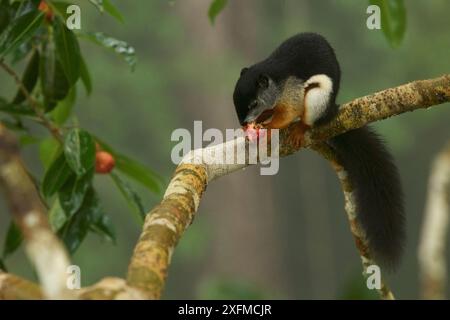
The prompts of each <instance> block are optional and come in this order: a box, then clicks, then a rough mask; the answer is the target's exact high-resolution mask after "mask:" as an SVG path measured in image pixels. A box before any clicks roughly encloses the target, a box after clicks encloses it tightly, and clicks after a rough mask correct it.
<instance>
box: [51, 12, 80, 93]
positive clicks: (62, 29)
mask: <svg viewBox="0 0 450 320" xmlns="http://www.w3.org/2000/svg"><path fill="white" fill-rule="evenodd" d="M53 27H54V29H55V44H56V52H57V55H58V58H59V61H61V65H62V68H63V70H64V73H65V75H66V77H67V80H68V81H69V84H70V86H73V85H74V84H75V82H77V80H78V78H79V77H80V64H81V62H80V61H81V59H80V57H81V53H80V46H79V44H78V39H77V37H76V36H75V34H74V33H73V31H72V30H69V29H68V28H67V27H66V25H65V24H64V22H63V21H62V20H61V19H60V18H55V19H54V23H53Z"/></svg>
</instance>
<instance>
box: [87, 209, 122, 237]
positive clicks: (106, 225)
mask: <svg viewBox="0 0 450 320" xmlns="http://www.w3.org/2000/svg"><path fill="white" fill-rule="evenodd" d="M90 229H91V230H92V231H93V232H95V233H96V234H98V235H100V236H102V237H104V238H106V240H108V241H111V242H113V243H115V242H116V232H115V231H114V227H113V225H112V223H111V219H110V218H109V216H107V215H106V214H104V213H102V214H101V215H99V216H98V217H97V219H96V220H95V221H94V223H93V224H92V225H91V226H90Z"/></svg>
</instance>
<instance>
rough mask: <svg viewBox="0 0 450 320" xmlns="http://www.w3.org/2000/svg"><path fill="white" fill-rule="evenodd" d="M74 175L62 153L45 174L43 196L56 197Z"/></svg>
mask: <svg viewBox="0 0 450 320" xmlns="http://www.w3.org/2000/svg"><path fill="white" fill-rule="evenodd" d="M71 175H73V171H72V170H71V169H70V167H69V165H68V164H67V161H66V157H65V156H64V153H61V154H60V155H59V156H58V157H57V158H56V159H55V161H53V163H52V164H51V165H50V167H49V168H48V170H47V171H46V172H45V175H44V179H43V181H42V194H43V195H44V196H45V197H46V198H48V197H51V196H52V195H54V194H55V193H56V192H57V191H58V190H59V189H61V187H62V186H63V185H64V184H65V183H66V181H67V179H69V177H70V176H71Z"/></svg>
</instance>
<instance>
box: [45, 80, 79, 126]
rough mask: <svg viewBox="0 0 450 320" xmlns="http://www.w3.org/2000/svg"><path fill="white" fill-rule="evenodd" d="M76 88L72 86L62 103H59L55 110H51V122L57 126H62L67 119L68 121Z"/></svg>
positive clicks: (75, 96) (75, 95)
mask: <svg viewBox="0 0 450 320" xmlns="http://www.w3.org/2000/svg"><path fill="white" fill-rule="evenodd" d="M76 89H77V88H76V86H73V87H72V88H71V89H70V90H69V94H68V95H67V96H66V98H65V99H64V100H62V101H60V102H59V103H58V104H57V106H56V108H55V109H53V111H52V112H51V116H52V119H53V121H54V122H55V123H56V124H57V125H63V124H64V123H65V122H66V121H67V119H69V117H70V115H71V113H72V109H73V106H74V104H75V100H76V98H77V90H76Z"/></svg>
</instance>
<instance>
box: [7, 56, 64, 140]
mask: <svg viewBox="0 0 450 320" xmlns="http://www.w3.org/2000/svg"><path fill="white" fill-rule="evenodd" d="M0 67H2V68H3V70H5V71H6V73H8V74H9V75H10V76H11V77H12V78H14V81H15V82H16V84H17V86H18V87H19V90H20V91H22V93H23V95H24V96H25V98H26V99H27V101H28V104H29V105H30V107H31V108H32V109H33V111H34V112H35V113H36V115H37V117H38V118H39V119H40V121H38V123H41V124H42V125H43V126H44V127H46V128H47V129H48V130H49V131H50V133H51V134H52V135H53V136H54V137H55V139H56V140H57V141H58V142H60V143H63V138H62V133H61V130H60V128H58V127H57V126H55V125H54V124H53V123H52V122H51V121H50V120H49V119H48V118H47V117H46V115H45V113H44V112H43V111H42V109H41V108H40V106H39V103H38V102H37V101H36V100H35V99H34V98H33V96H32V95H31V94H30V92H28V90H27V88H26V87H25V85H24V84H23V82H22V80H20V78H19V76H18V75H17V73H16V72H15V71H14V70H13V69H12V68H11V67H10V66H8V65H7V64H6V63H5V61H4V59H0Z"/></svg>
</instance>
